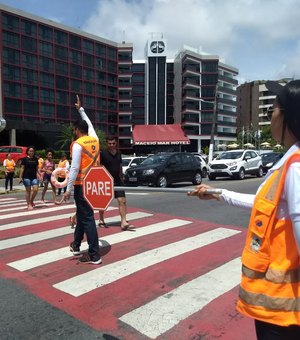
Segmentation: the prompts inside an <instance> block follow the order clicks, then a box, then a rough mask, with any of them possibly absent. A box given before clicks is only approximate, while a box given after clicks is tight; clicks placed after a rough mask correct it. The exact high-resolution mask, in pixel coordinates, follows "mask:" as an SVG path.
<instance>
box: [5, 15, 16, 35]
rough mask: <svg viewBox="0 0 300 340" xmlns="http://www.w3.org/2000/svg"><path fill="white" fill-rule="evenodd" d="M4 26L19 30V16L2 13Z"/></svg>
mask: <svg viewBox="0 0 300 340" xmlns="http://www.w3.org/2000/svg"><path fill="white" fill-rule="evenodd" d="M2 28H4V29H9V30H11V31H15V32H18V31H19V18H18V17H15V16H14V15H9V14H5V13H2Z"/></svg>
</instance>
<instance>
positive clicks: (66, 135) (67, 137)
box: [55, 124, 106, 150]
mask: <svg viewBox="0 0 300 340" xmlns="http://www.w3.org/2000/svg"><path fill="white" fill-rule="evenodd" d="M96 134H97V136H98V138H99V142H100V147H101V150H102V149H105V148H106V139H105V134H104V132H103V131H102V130H100V129H96ZM73 139H74V135H73V126H72V125H71V124H69V125H62V127H61V130H60V132H59V136H58V139H57V142H56V143H55V144H56V145H58V146H59V148H60V150H69V149H70V145H71V143H72V141H73Z"/></svg>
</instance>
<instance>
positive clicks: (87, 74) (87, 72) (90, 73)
mask: <svg viewBox="0 0 300 340" xmlns="http://www.w3.org/2000/svg"><path fill="white" fill-rule="evenodd" d="M83 78H84V79H85V80H90V81H93V80H95V76H94V70H92V69H89V68H85V69H84V70H83Z"/></svg>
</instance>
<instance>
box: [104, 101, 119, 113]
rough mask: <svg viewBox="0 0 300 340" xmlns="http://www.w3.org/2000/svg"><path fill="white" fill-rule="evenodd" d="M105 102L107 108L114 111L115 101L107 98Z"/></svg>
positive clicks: (116, 105) (115, 108)
mask: <svg viewBox="0 0 300 340" xmlns="http://www.w3.org/2000/svg"><path fill="white" fill-rule="evenodd" d="M107 104H108V105H107V108H108V110H111V111H116V110H117V108H118V104H117V101H113V100H109V101H108V103H107Z"/></svg>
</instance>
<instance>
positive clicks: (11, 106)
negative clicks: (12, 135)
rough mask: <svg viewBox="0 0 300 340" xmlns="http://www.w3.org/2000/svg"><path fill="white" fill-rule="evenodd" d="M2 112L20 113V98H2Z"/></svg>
mask: <svg viewBox="0 0 300 340" xmlns="http://www.w3.org/2000/svg"><path fill="white" fill-rule="evenodd" d="M4 112H5V113H19V114H21V113H22V102H21V100H17V99H11V98H4Z"/></svg>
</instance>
